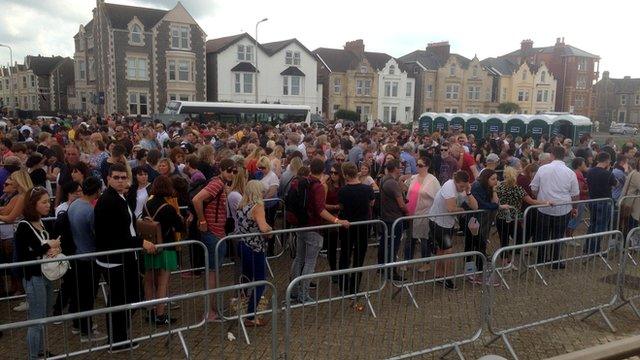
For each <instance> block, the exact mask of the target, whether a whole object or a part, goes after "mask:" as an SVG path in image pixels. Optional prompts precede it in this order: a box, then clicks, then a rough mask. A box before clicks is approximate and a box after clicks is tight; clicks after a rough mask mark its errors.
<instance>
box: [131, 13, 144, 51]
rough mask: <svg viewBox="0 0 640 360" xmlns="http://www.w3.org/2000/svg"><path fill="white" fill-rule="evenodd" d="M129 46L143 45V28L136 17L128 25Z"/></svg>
mask: <svg viewBox="0 0 640 360" xmlns="http://www.w3.org/2000/svg"><path fill="white" fill-rule="evenodd" d="M128 28H129V45H136V46H142V45H144V27H143V26H142V23H141V22H140V20H138V18H137V17H134V18H133V20H131V22H130V23H129V26H128Z"/></svg>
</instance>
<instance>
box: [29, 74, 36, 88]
mask: <svg viewBox="0 0 640 360" xmlns="http://www.w3.org/2000/svg"><path fill="white" fill-rule="evenodd" d="M29 82H30V83H31V87H32V88H34V87H36V77H35V76H33V75H29Z"/></svg>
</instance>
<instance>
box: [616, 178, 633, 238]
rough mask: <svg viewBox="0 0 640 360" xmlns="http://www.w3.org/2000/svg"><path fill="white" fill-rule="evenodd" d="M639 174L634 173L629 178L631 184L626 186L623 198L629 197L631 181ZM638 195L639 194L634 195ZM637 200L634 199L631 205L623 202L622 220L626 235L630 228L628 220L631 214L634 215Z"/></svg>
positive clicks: (621, 207) (621, 209) (621, 208)
mask: <svg viewBox="0 0 640 360" xmlns="http://www.w3.org/2000/svg"><path fill="white" fill-rule="evenodd" d="M636 173H637V172H634V173H632V174H631V176H630V177H629V182H628V183H626V184H625V189H624V194H623V195H622V196H627V195H629V187H630V186H631V180H633V175H635V174H636ZM634 195H637V194H634ZM636 200H637V199H633V200H632V201H631V203H630V204H629V203H627V202H626V201H623V202H622V204H621V205H620V219H622V220H623V221H622V223H621V227H622V232H623V233H626V230H627V228H628V221H627V220H628V219H629V217H630V216H631V213H633V206H634V205H635V202H636Z"/></svg>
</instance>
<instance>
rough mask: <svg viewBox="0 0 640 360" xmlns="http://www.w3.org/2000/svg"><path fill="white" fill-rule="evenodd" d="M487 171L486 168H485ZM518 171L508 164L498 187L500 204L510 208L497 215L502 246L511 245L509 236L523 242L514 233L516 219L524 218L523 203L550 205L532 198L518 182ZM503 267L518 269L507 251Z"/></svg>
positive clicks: (517, 241) (517, 242)
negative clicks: (513, 264)
mask: <svg viewBox="0 0 640 360" xmlns="http://www.w3.org/2000/svg"><path fill="white" fill-rule="evenodd" d="M485 171H486V170H485ZM517 177H518V171H517V170H516V169H515V168H513V167H511V166H507V167H505V169H504V181H503V182H502V183H500V185H498V187H497V188H496V193H497V194H498V199H499V200H500V204H503V205H509V206H510V208H509V209H503V210H499V211H498V214H497V215H496V228H497V229H498V236H499V237H500V247H505V246H509V236H512V235H513V236H516V239H514V240H515V243H516V244H520V243H522V238H521V237H520V236H517V235H515V234H514V231H515V229H514V227H515V224H516V219H522V208H521V205H522V204H523V203H526V204H527V205H548V204H549V202H548V201H538V200H536V199H533V198H531V196H529V194H527V192H526V191H525V190H524V189H523V188H522V187H521V186H520V185H518V182H517ZM502 261H503V267H504V268H505V269H511V268H513V270H517V268H516V267H515V266H513V267H512V262H511V257H510V254H509V253H505V257H504V258H503V259H502Z"/></svg>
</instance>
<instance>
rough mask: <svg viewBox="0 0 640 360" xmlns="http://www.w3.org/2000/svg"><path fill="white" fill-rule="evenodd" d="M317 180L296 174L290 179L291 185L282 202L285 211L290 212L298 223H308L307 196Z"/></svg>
mask: <svg viewBox="0 0 640 360" xmlns="http://www.w3.org/2000/svg"><path fill="white" fill-rule="evenodd" d="M317 182H318V180H316V179H310V178H306V177H302V176H296V177H295V178H294V179H293V180H292V181H291V187H290V188H289V191H288V192H287V194H286V195H285V198H284V204H285V206H286V207H287V211H288V212H290V213H292V214H293V215H294V216H295V218H296V220H297V222H298V225H306V224H308V223H309V210H308V208H309V197H310V190H311V187H312V186H313V185H314V184H315V183H317Z"/></svg>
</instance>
